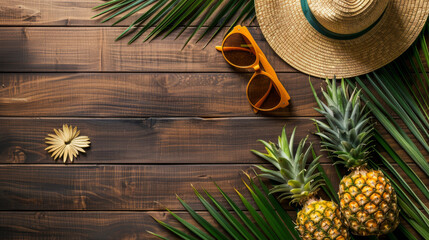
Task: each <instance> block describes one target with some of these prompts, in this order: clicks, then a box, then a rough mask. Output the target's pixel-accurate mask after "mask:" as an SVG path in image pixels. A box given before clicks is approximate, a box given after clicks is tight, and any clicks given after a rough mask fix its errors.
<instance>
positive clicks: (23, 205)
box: [0, 164, 429, 211]
mask: <svg viewBox="0 0 429 240" xmlns="http://www.w3.org/2000/svg"><path fill="white" fill-rule="evenodd" d="M252 166H253V165H248V164H205V165H66V166H64V165H44V166H41V165H0V192H2V194H1V195H0V210H8V211H9V210H162V209H163V207H164V206H167V207H169V208H170V209H172V210H180V209H183V208H182V207H181V205H180V203H179V202H178V201H177V200H176V197H175V194H176V193H177V194H179V195H180V197H182V198H183V199H184V200H186V201H187V202H188V203H189V205H191V206H192V207H193V208H195V209H196V210H203V209H204V208H203V207H202V205H201V204H200V203H199V201H198V200H197V198H196V197H195V195H194V193H193V190H192V188H191V186H190V185H191V184H194V185H195V186H196V187H197V188H198V189H200V190H201V188H205V189H206V190H207V191H209V192H210V193H212V194H213V196H215V197H216V198H219V199H222V197H221V196H220V194H219V193H218V191H217V190H216V188H215V186H214V184H213V181H216V182H217V183H218V184H219V186H220V187H221V188H223V190H224V191H225V192H226V193H227V194H229V195H230V197H231V198H232V199H234V201H237V202H239V201H240V200H239V199H238V197H237V195H236V194H235V193H234V190H233V188H236V189H238V190H239V191H240V192H242V193H243V194H246V196H248V194H247V190H246V189H245V187H244V184H243V183H242V182H241V179H242V178H243V174H242V172H241V171H245V172H249V173H251V172H252ZM325 169H326V170H327V174H328V175H329V176H331V177H335V170H334V169H333V168H332V167H328V166H326V167H325ZM413 169H414V171H416V172H417V174H419V175H420V176H422V177H423V176H424V175H423V173H422V172H421V171H420V170H419V169H417V168H416V167H415V166H413ZM423 181H424V183H425V184H429V178H427V177H425V178H423ZM407 182H410V180H409V179H407ZM337 183H338V180H336V181H334V182H333V184H334V186H337V185H338V184H337ZM414 190H415V191H416V192H417V194H419V196H420V197H423V196H422V195H421V194H420V193H419V192H418V191H417V190H416V189H415V188H414ZM284 207H285V208H287V209H290V207H289V206H288V204H287V203H285V204H284Z"/></svg>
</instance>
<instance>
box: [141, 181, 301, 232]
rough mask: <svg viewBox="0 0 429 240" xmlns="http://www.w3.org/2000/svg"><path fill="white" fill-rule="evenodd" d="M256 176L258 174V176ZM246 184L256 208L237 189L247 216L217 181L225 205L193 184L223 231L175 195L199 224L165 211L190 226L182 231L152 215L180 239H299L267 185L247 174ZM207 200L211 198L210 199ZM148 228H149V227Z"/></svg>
mask: <svg viewBox="0 0 429 240" xmlns="http://www.w3.org/2000/svg"><path fill="white" fill-rule="evenodd" d="M258 179H259V178H258ZM243 182H244V184H245V186H246V188H247V189H248V190H249V192H250V194H251V196H252V200H253V202H254V203H255V205H256V206H257V207H258V208H259V211H258V209H255V208H254V207H253V204H251V202H250V200H248V199H246V198H245V197H244V196H243V195H242V194H241V193H240V192H238V191H237V190H236V192H237V194H238V196H239V198H240V199H241V201H242V203H243V204H244V206H245V208H246V210H247V211H248V213H249V215H250V217H249V216H248V215H246V214H245V212H244V211H243V210H241V209H240V208H239V207H238V204H237V203H236V202H234V201H233V200H232V199H231V198H230V197H229V196H228V195H227V194H226V193H225V192H224V191H223V190H222V189H221V188H220V187H219V186H218V185H217V184H216V183H215V185H216V187H217V189H218V190H219V192H220V193H221V195H222V196H223V198H224V199H225V200H226V201H227V203H228V204H227V205H222V203H221V202H220V201H218V200H217V199H215V198H214V197H213V196H212V195H211V194H210V193H208V192H207V191H205V190H204V192H205V193H206V196H207V197H208V199H209V200H207V199H206V198H205V197H203V196H202V195H201V194H200V193H199V192H198V191H197V190H196V189H195V188H194V193H195V195H196V196H197V198H198V199H199V200H200V201H201V203H202V204H203V206H204V207H205V208H206V210H207V211H208V212H209V213H210V215H211V217H212V218H213V219H214V220H216V222H217V223H218V224H219V226H220V227H221V228H222V230H223V232H222V231H220V230H218V229H217V227H218V226H213V225H212V224H210V223H209V221H207V220H206V219H204V218H203V217H202V216H201V215H199V214H198V213H196V212H195V211H194V210H193V209H192V208H191V207H190V206H189V205H188V204H187V203H186V202H185V201H183V200H182V199H181V198H179V197H177V198H178V200H179V201H180V203H181V204H182V205H183V207H184V208H185V209H186V211H187V212H188V213H189V214H190V215H191V216H192V217H193V218H194V220H195V221H196V222H197V223H198V224H199V227H197V226H195V225H192V224H191V223H189V222H187V221H186V220H184V219H183V218H181V217H179V216H178V215H177V214H175V213H174V212H171V211H170V210H169V209H167V211H168V212H169V213H170V214H171V215H172V216H173V217H174V218H175V219H176V221H178V222H179V223H181V224H182V226H183V227H184V228H185V229H187V230H189V232H190V233H191V234H189V233H186V232H184V231H183V230H180V229H178V228H176V227H173V226H172V225H170V224H168V223H165V222H162V221H160V220H158V219H155V218H154V219H155V221H157V222H158V223H159V224H160V225H161V226H163V227H164V228H165V229H167V230H168V231H170V232H171V233H173V234H175V235H176V236H177V237H179V238H180V239H196V238H198V239H207V240H212V239H246V240H247V239H258V240H267V239H291V240H292V239H299V235H298V232H297V231H296V229H295V224H294V223H293V222H292V219H291V218H290V216H289V215H287V213H286V211H285V210H284V209H283V208H282V207H281V205H280V203H279V202H278V201H277V200H276V198H275V197H274V196H272V195H270V194H269V193H268V188H267V186H266V185H265V184H264V183H263V182H262V181H261V180H260V179H259V186H258V185H257V184H256V183H255V182H254V181H253V180H252V179H251V178H249V183H246V182H245V181H243ZM209 201H210V202H209ZM229 207H231V208H232V210H233V211H234V212H235V213H236V216H235V215H232V214H231V212H230V211H229V210H228V208H229ZM148 232H149V231H148ZM149 233H150V234H152V235H154V236H157V237H159V238H161V239H165V237H162V236H161V235H159V234H157V233H153V232H149Z"/></svg>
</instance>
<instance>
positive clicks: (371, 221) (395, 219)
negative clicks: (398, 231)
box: [338, 170, 399, 236]
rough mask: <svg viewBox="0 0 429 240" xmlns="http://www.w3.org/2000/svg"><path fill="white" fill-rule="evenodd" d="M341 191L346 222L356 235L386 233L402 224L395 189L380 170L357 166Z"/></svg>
mask: <svg viewBox="0 0 429 240" xmlns="http://www.w3.org/2000/svg"><path fill="white" fill-rule="evenodd" d="M338 195H339V196H340V209H341V212H342V213H343V215H344V219H345V220H346V221H345V224H346V225H347V226H348V227H349V229H350V232H351V233H353V234H355V235H359V236H370V235H383V234H386V233H389V232H391V231H393V230H394V229H395V228H396V227H397V226H398V224H399V207H398V206H397V202H396V194H395V190H394V189H393V187H392V185H391V183H390V181H389V179H387V178H385V177H384V174H383V173H382V172H381V171H380V170H358V171H354V172H352V173H351V174H349V175H348V176H345V177H344V178H343V179H342V180H341V182H340V189H339V192H338Z"/></svg>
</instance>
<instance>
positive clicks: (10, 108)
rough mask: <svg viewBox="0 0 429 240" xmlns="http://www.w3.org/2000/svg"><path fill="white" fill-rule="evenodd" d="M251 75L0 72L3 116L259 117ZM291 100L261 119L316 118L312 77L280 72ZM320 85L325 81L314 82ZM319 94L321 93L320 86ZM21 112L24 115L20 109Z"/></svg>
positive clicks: (0, 99) (0, 111) (0, 112)
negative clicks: (251, 97) (249, 88)
mask: <svg viewBox="0 0 429 240" xmlns="http://www.w3.org/2000/svg"><path fill="white" fill-rule="evenodd" d="M251 76H252V75H251V74H250V73H172V74H167V73H144V74H140V73H76V74H69V73H48V74H46V73H40V74H39V73H38V74H32V73H24V74H12V73H0V84H2V87H0V116H23V117H27V116H28V117H36V116H37V117H41V116H51V117H59V116H63V117H66V116H67V117H77V116H79V117H150V116H172V117H175V116H181V117H186V116H198V117H227V116H255V114H254V113H253V111H252V109H251V106H250V104H249V103H248V100H247V97H246V85H247V83H248V81H249V80H250V78H251ZM279 78H280V79H281V81H282V83H283V85H284V86H285V88H286V89H287V90H288V92H289V94H290V96H291V98H292V99H291V101H290V105H289V106H288V107H286V108H283V109H279V110H277V111H274V112H260V113H259V114H258V115H257V116H316V115H318V113H317V112H316V111H315V110H314V109H313V108H314V107H316V102H315V101H314V99H313V98H312V97H309V96H312V93H311V89H310V87H309V86H310V85H309V83H308V77H307V76H305V75H302V74H298V73H281V74H279ZM313 84H314V85H315V86H319V85H320V84H321V81H320V80H318V79H313ZM317 89H318V91H319V90H320V88H319V87H317ZM17 109H19V111H17Z"/></svg>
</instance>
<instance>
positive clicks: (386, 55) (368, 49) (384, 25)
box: [255, 0, 429, 78]
mask: <svg viewBox="0 0 429 240" xmlns="http://www.w3.org/2000/svg"><path fill="white" fill-rule="evenodd" d="M255 7H256V16H257V19H258V22H259V25H260V28H261V30H262V33H263V35H264V37H265V38H266V40H267V42H268V43H269V45H270V46H271V47H272V48H273V50H274V51H275V52H276V53H277V54H278V55H279V56H280V57H281V58H282V59H283V60H284V61H286V62H287V63H288V64H290V65H291V66H292V67H294V68H296V69H297V70H299V71H301V72H303V73H306V74H309V75H311V76H315V77H321V78H326V77H327V78H333V77H334V75H335V76H336V77H339V78H341V77H344V78H346V77H354V76H358V75H362V74H365V73H369V72H372V71H374V70H376V69H378V68H381V67H383V66H384V65H386V64H388V63H390V62H391V61H393V60H394V59H396V58H397V57H399V56H400V55H401V54H402V53H403V52H405V50H407V49H408V47H410V45H411V44H412V43H413V42H414V41H415V39H416V38H417V37H418V35H419V33H420V32H421V30H422V28H423V27H424V25H425V23H426V20H427V17H428V14H429V1H427V0H390V1H389V4H388V6H387V8H386V11H385V13H384V14H383V16H382V18H381V19H380V21H379V22H378V23H377V24H376V25H375V26H374V27H373V28H372V29H371V30H369V31H368V32H367V33H365V34H364V35H362V36H360V37H358V38H355V39H351V40H336V39H331V38H328V37H326V36H324V35H322V34H321V33H319V32H318V31H317V30H315V29H314V28H313V27H312V26H311V25H310V23H309V22H308V21H307V19H306V18H305V16H304V14H303V12H302V9H301V3H300V1H297V0H282V1H280V0H255Z"/></svg>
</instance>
